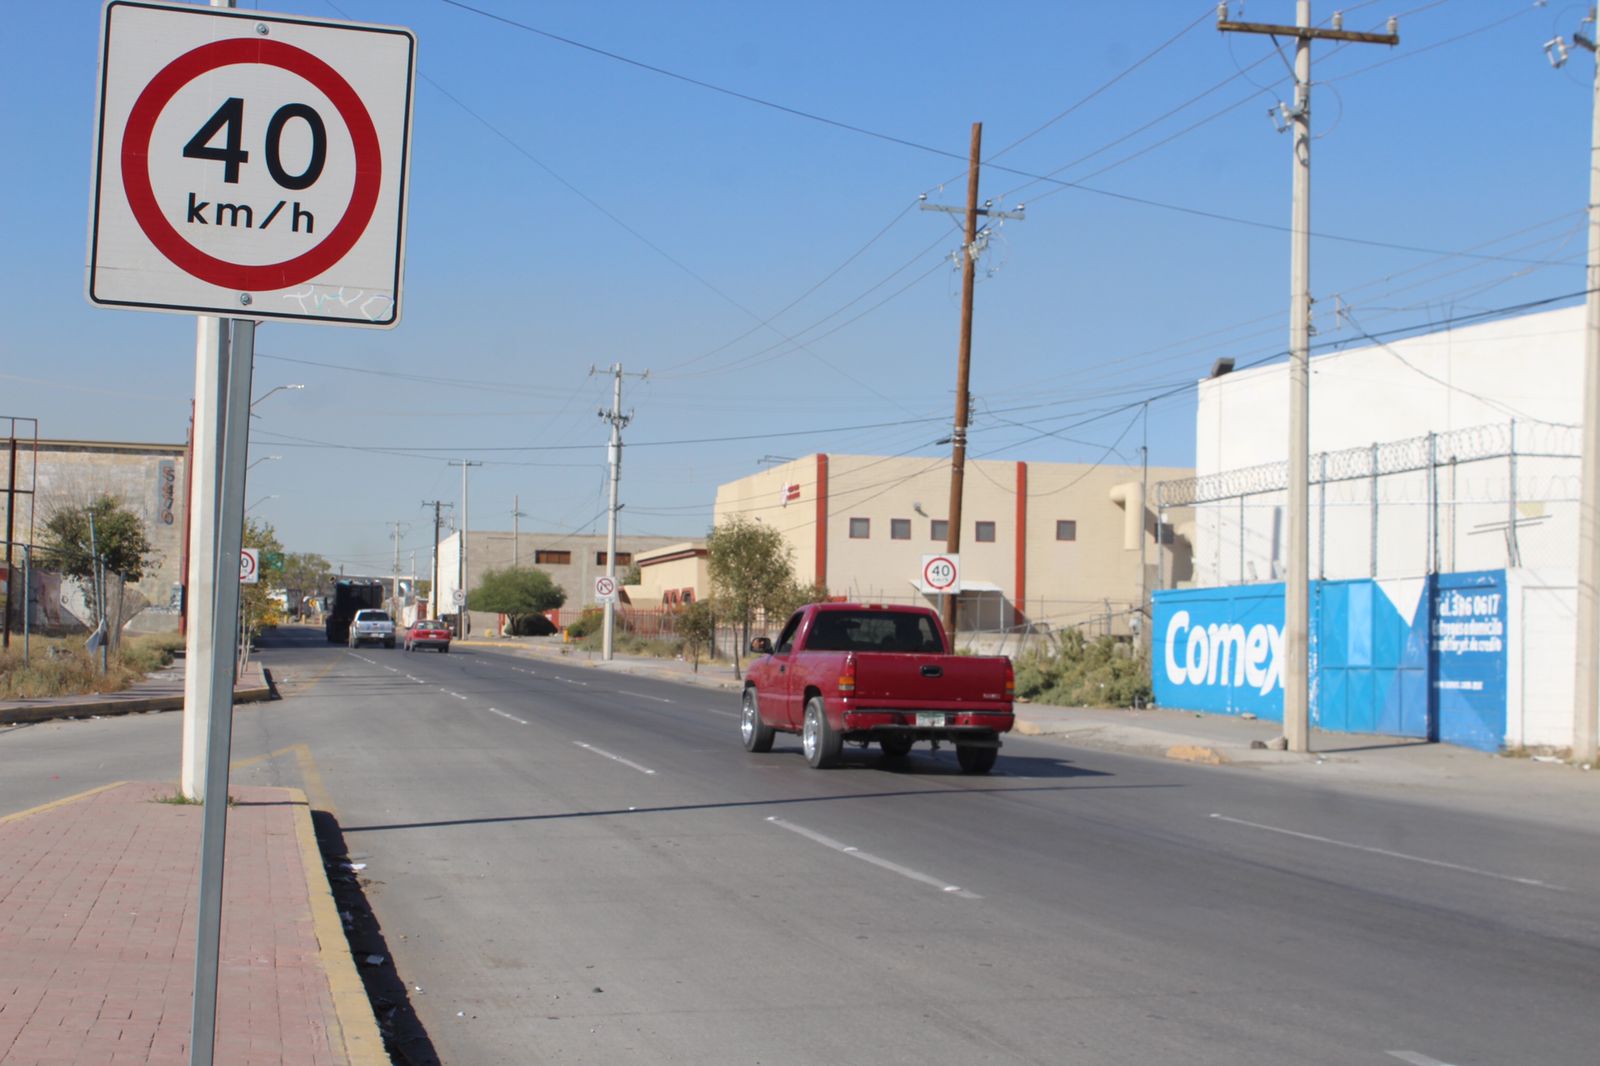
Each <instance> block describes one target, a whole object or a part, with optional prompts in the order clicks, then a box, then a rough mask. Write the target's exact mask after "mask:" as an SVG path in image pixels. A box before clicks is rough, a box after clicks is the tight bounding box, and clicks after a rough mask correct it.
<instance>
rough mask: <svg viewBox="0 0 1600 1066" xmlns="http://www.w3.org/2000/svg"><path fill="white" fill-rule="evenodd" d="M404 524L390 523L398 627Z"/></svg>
mask: <svg viewBox="0 0 1600 1066" xmlns="http://www.w3.org/2000/svg"><path fill="white" fill-rule="evenodd" d="M404 524H405V523H403V522H391V523H390V525H392V526H394V532H393V533H392V534H390V536H392V537H394V596H393V598H394V620H395V624H397V625H398V624H399V622H400V527H401V526H402V525H404Z"/></svg>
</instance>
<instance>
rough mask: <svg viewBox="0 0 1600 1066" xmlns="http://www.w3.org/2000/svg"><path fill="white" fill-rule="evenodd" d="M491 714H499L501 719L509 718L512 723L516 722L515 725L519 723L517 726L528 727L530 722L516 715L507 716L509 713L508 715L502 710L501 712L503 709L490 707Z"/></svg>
mask: <svg viewBox="0 0 1600 1066" xmlns="http://www.w3.org/2000/svg"><path fill="white" fill-rule="evenodd" d="M489 713H490V714H498V715H499V716H500V717H501V718H509V719H511V720H512V721H513V722H515V723H517V724H518V725H527V724H528V721H527V719H525V718H518V717H517V716H516V715H514V714H507V713H506V712H505V711H502V710H501V709H500V708H498V707H490V708H489Z"/></svg>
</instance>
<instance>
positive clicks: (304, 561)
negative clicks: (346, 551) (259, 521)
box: [281, 552, 333, 611]
mask: <svg viewBox="0 0 1600 1066" xmlns="http://www.w3.org/2000/svg"><path fill="white" fill-rule="evenodd" d="M281 579H282V581H283V587H284V591H286V592H287V593H289V595H290V600H291V602H290V605H289V607H290V610H291V611H293V610H295V608H296V607H297V605H298V604H299V601H300V598H301V597H305V596H313V595H316V594H317V593H319V592H321V591H322V590H323V589H325V588H327V587H328V586H329V585H331V584H332V583H333V567H332V566H330V565H329V563H328V560H326V559H324V558H323V557H322V556H320V555H318V554H317V553H316V552H289V553H288V554H287V555H285V556H284V557H283V573H282V575H281Z"/></svg>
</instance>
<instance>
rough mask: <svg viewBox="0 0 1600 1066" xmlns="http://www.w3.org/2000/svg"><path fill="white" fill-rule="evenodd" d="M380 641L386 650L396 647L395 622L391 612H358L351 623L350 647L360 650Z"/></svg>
mask: <svg viewBox="0 0 1600 1066" xmlns="http://www.w3.org/2000/svg"><path fill="white" fill-rule="evenodd" d="M380 640H381V641H383V646H384V647H385V648H392V647H394V621H393V620H392V619H390V617H389V612H388V611H373V610H367V611H357V612H356V617H355V620H354V621H352V622H351V623H350V646H351V647H352V648H359V647H361V645H363V644H368V643H371V644H376V643H377V642H378V641H380Z"/></svg>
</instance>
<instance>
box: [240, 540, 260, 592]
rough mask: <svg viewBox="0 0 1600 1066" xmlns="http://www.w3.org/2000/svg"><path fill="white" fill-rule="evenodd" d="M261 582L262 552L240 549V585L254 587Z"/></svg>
mask: <svg viewBox="0 0 1600 1066" xmlns="http://www.w3.org/2000/svg"><path fill="white" fill-rule="evenodd" d="M260 580H261V550H260V549H259V548H240V549H239V584H241V585H254V584H257V583H259V582H260Z"/></svg>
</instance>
